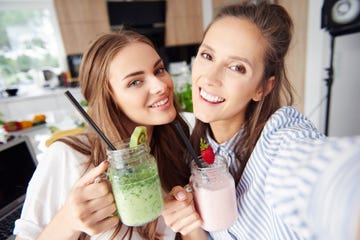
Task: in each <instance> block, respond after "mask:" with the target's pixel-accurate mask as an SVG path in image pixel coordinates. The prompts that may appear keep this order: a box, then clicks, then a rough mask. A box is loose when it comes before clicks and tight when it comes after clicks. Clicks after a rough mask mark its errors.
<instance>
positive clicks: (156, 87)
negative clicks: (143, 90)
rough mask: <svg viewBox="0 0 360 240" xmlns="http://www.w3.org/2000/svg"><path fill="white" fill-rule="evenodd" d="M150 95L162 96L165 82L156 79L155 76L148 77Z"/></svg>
mask: <svg viewBox="0 0 360 240" xmlns="http://www.w3.org/2000/svg"><path fill="white" fill-rule="evenodd" d="M150 78H151V81H150V93H151V94H154V95H156V94H163V93H164V92H165V91H166V88H167V84H166V82H165V81H163V80H161V79H158V78H157V77H156V76H152V77H150Z"/></svg>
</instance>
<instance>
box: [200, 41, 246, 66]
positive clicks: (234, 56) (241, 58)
mask: <svg viewBox="0 0 360 240" xmlns="http://www.w3.org/2000/svg"><path fill="white" fill-rule="evenodd" d="M202 46H203V47H205V48H208V49H209V50H210V51H212V52H215V50H214V49H213V48H212V47H210V46H209V45H207V44H205V43H203V44H201V46H200V47H202ZM229 57H230V58H231V59H235V60H240V61H242V62H246V63H247V64H249V65H250V66H251V67H253V65H252V63H251V62H250V61H249V59H247V58H243V57H239V56H237V55H230V56H229Z"/></svg>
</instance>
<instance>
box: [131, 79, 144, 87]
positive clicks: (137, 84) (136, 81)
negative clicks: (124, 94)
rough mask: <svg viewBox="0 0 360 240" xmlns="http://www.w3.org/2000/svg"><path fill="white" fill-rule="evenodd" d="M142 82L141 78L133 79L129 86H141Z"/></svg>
mask: <svg viewBox="0 0 360 240" xmlns="http://www.w3.org/2000/svg"><path fill="white" fill-rule="evenodd" d="M141 83H142V81H141V80H138V79H136V80H133V81H130V82H129V84H128V87H137V86H139V85H140V84H141Z"/></svg>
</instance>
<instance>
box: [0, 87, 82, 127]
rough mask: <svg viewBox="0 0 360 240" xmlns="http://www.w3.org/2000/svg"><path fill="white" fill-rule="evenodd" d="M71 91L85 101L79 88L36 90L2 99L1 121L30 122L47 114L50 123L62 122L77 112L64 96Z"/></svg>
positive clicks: (0, 105)
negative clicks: (37, 116) (40, 115)
mask: <svg viewBox="0 0 360 240" xmlns="http://www.w3.org/2000/svg"><path fill="white" fill-rule="evenodd" d="M66 90H69V91H70V92H71V93H72V94H73V95H74V97H75V98H76V99H77V100H78V101H79V102H80V101H81V100H83V97H82V94H81V92H80V89H79V88H56V89H53V90H50V89H36V90H34V91H26V92H24V93H21V91H19V95H18V96H13V97H2V98H0V112H1V113H2V116H1V119H3V120H4V121H21V120H30V119H32V118H33V116H34V115H36V114H45V115H46V117H47V122H48V123H56V122H61V121H62V120H63V118H64V117H65V116H66V115H67V116H70V115H72V114H74V112H76V111H77V110H76V109H75V108H74V106H73V105H72V104H71V103H70V101H69V100H68V99H67V98H66V96H65V95H64V92H65V91H66Z"/></svg>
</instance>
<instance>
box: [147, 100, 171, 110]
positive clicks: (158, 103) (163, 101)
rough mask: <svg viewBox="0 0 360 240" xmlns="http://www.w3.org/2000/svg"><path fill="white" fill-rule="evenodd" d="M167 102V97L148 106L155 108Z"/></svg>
mask: <svg viewBox="0 0 360 240" xmlns="http://www.w3.org/2000/svg"><path fill="white" fill-rule="evenodd" d="M168 102H169V98H165V99H163V100H160V101H158V102H156V103H154V104H152V105H151V106H150V107H151V108H157V107H161V106H164V105H165V104H166V103H168Z"/></svg>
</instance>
